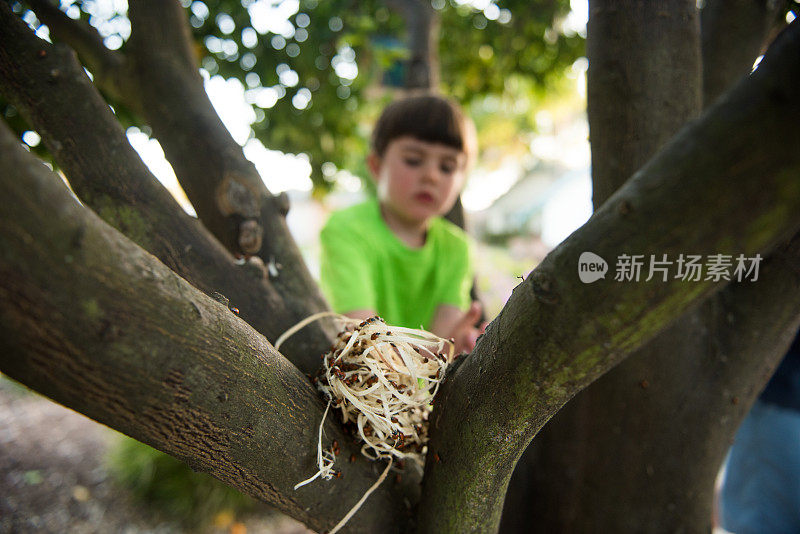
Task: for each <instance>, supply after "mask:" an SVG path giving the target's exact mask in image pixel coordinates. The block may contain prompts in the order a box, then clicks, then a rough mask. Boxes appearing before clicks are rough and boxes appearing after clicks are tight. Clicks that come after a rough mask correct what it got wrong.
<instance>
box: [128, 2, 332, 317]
mask: <svg viewBox="0 0 800 534" xmlns="http://www.w3.org/2000/svg"><path fill="white" fill-rule="evenodd" d="M129 16H130V19H131V27H132V33H131V39H130V42H129V51H130V54H131V60H132V61H133V62H134V64H135V73H136V77H137V80H138V88H139V91H140V92H141V95H142V96H141V98H142V102H143V105H144V115H145V117H146V119H147V121H148V122H149V123H150V125H151V126H152V127H153V132H154V134H155V136H156V137H157V138H158V140H159V142H160V143H161V145H162V146H163V147H164V152H165V153H166V155H167V159H169V161H170V163H171V164H172V167H173V169H174V170H175V174H176V176H177V177H178V180H179V181H180V183H181V185H182V186H183V189H184V191H186V194H187V196H188V197H189V200H191V202H192V205H193V206H194V207H195V210H196V211H197V214H198V216H199V218H200V220H202V221H203V224H204V225H205V226H206V227H207V228H208V229H209V230H210V231H211V233H213V234H214V235H215V236H216V237H217V239H219V240H220V241H221V242H222V243H223V244H224V245H225V246H226V247H227V248H228V249H229V250H231V251H233V252H235V253H242V254H245V255H258V256H260V257H261V259H262V260H263V261H264V263H269V262H275V263H278V264H280V265H282V269H281V270H280V271H279V275H278V276H277V277H275V278H273V279H272V284H273V285H274V286H275V288H276V289H277V291H278V292H279V293H280V294H281V295H282V296H283V297H284V299H285V301H286V303H287V305H288V306H292V307H294V308H295V309H296V312H297V314H298V315H303V316H306V315H310V314H311V313H314V312H316V311H319V310H322V309H326V308H327V305H326V304H325V301H324V299H323V298H322V295H321V294H320V292H319V289H318V288H317V285H316V283H315V282H314V281H313V279H312V277H311V275H310V273H309V272H308V269H307V268H306V265H305V263H304V262H303V259H302V256H301V255H300V252H299V250H298V249H297V245H296V244H295V243H294V240H293V239H292V237H291V235H290V233H289V230H288V227H287V226H286V220H285V216H286V213H287V212H288V209H289V205H288V200H287V198H286V196H285V195H278V196H273V195H272V194H271V193H270V192H269V191H268V190H267V188H266V186H265V185H264V182H263V180H262V179H261V177H260V176H259V174H258V172H257V171H256V169H255V166H254V165H253V164H252V163H251V162H250V161H248V160H247V159H246V158H245V157H244V154H243V153H242V149H241V147H240V146H239V145H238V144H237V143H236V142H235V141H234V140H233V138H232V137H231V135H230V133H229V132H228V130H227V129H226V128H225V126H224V125H223V124H222V121H221V120H220V119H219V116H218V115H217V113H216V112H215V111H214V108H213V106H212V105H211V101H210V100H209V99H208V95H207V94H206V92H205V89H204V88H203V82H202V79H201V78H200V75H199V73H198V70H197V65H196V58H194V57H193V56H192V54H191V36H190V32H189V28H188V23H187V21H186V15H185V12H184V10H183V8H182V7H181V6H180V4H179V3H178V1H177V0H169V1H163V0H134V1H131V2H130V6H129ZM175 50H179V51H180V53H179V54H178V59H177V60H176V57H175V55H176V54H175Z"/></svg>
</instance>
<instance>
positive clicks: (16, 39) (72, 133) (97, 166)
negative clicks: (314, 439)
mask: <svg viewBox="0 0 800 534" xmlns="http://www.w3.org/2000/svg"><path fill="white" fill-rule="evenodd" d="M0 91H2V92H3V94H4V95H5V96H6V98H8V99H9V100H10V101H11V102H12V103H13V104H14V105H15V107H17V109H19V110H20V111H21V112H22V113H23V115H25V116H26V118H27V119H28V121H29V123H30V124H31V125H32V126H33V127H34V128H35V129H36V130H37V131H38V132H39V133H40V134H41V136H42V138H43V140H44V142H45V144H46V145H47V147H48V148H49V150H50V152H51V153H52V154H53V156H54V157H55V159H56V161H57V162H58V164H59V166H60V167H61V168H62V169H63V170H64V172H65V173H66V174H67V176H68V178H69V180H70V184H71V186H72V187H73V189H74V190H75V191H76V193H77V194H78V196H79V197H80V198H81V200H82V201H83V202H84V203H86V204H87V205H89V206H91V207H92V208H93V209H94V210H95V211H96V212H97V213H98V214H99V215H100V216H101V217H102V218H104V219H105V220H106V221H107V222H109V223H110V224H112V225H113V226H115V227H116V228H118V229H119V230H120V231H122V232H123V233H125V234H127V235H128V236H129V237H130V238H131V239H133V240H134V241H136V242H137V243H139V244H140V245H141V246H143V247H144V248H145V249H147V250H148V251H149V252H151V253H152V254H154V255H155V256H157V257H158V258H159V259H161V260H162V261H163V262H164V263H165V264H167V265H168V266H169V267H170V268H172V269H173V270H175V271H176V272H177V273H179V274H180V275H181V276H183V277H184V278H186V279H187V280H189V281H190V282H191V283H192V284H194V285H195V286H196V287H198V288H200V289H202V290H203V291H205V292H206V293H208V294H212V293H214V292H220V293H222V294H224V295H225V296H226V297H227V298H229V299H230V300H231V305H232V306H235V307H237V308H238V309H239V310H241V313H242V317H243V318H245V319H246V320H247V321H248V322H249V323H250V324H251V325H252V326H253V327H255V328H256V329H257V330H259V331H260V332H262V333H263V334H264V335H266V336H267V337H268V338H269V339H272V340H275V339H276V338H277V337H278V336H279V335H280V334H282V333H283V332H284V331H285V330H286V329H287V328H289V327H291V326H292V325H293V324H294V323H295V322H297V321H298V320H300V319H302V318H304V317H305V315H303V314H301V313H300V312H299V311H298V310H297V309H296V306H291V307H288V306H287V305H286V304H285V301H284V299H282V298H281V296H280V295H278V294H277V292H276V291H275V290H274V288H273V287H272V286H271V284H270V283H269V281H267V280H266V279H264V277H263V276H264V275H263V269H261V270H253V271H252V272H250V271H248V270H246V269H243V268H240V267H238V266H236V265H235V264H234V259H233V257H232V256H231V255H230V254H229V253H227V252H226V251H225V249H224V248H223V247H222V246H221V245H220V244H219V243H218V242H217V241H216V240H215V239H214V238H213V236H211V235H210V234H209V233H208V231H207V230H206V229H205V228H204V227H203V226H202V225H201V224H200V223H199V222H198V221H197V220H196V219H194V218H192V217H189V216H188V215H186V214H185V213H184V212H183V210H182V209H181V208H180V206H178V205H177V203H176V202H175V201H174V200H173V199H172V197H171V196H170V194H169V193H168V192H167V191H166V190H165V189H164V188H163V187H162V186H161V185H160V184H159V183H158V182H157V181H156V179H155V178H154V177H153V176H152V174H150V172H149V171H148V169H147V168H146V167H145V165H144V164H143V163H142V161H141V159H139V156H138V155H137V154H136V152H135V151H134V150H133V148H131V146H130V144H129V143H128V141H127V139H126V137H125V134H124V132H123V130H122V128H121V127H120V125H119V123H118V122H117V120H116V119H115V117H114V116H113V114H112V113H111V111H110V109H109V107H108V105H107V104H106V103H105V102H104V101H103V99H102V98H101V97H100V95H99V94H98V93H97V91H96V89H95V88H94V87H93V86H92V84H91V82H90V81H89V79H88V77H87V76H86V74H85V72H84V71H83V69H82V68H81V67H80V65H79V64H78V63H77V61H75V58H74V56H73V54H72V53H71V52H70V51H69V50H67V49H65V48H64V47H63V46H53V45H50V44H48V43H46V42H44V41H41V40H40V39H38V38H36V37H35V36H34V35H33V33H32V32H31V31H30V30H29V29H28V28H27V27H26V26H25V24H24V23H23V22H22V21H20V20H19V19H18V18H17V17H15V16H14V15H13V14H12V13H11V10H10V9H9V8H8V6H7V5H5V4H3V3H0ZM54 91H58V93H59V96H58V98H53V93H54ZM290 343H292V345H291V346H290V345H286V347H285V351H286V352H285V353H286V354H288V355H290V356H291V357H292V360H293V361H294V362H295V363H296V364H297V365H298V366H299V367H300V368H301V369H302V370H303V371H305V372H313V371H314V370H316V368H317V367H318V365H319V361H318V359H317V357H318V355H319V352H320V351H321V350H323V349H324V348H326V347H327V345H328V344H329V339H328V336H327V335H325V333H324V331H323V330H322V329H321V328H320V327H319V325H311V326H310V327H309V328H308V329H307V330H304V331H303V336H295V338H294V339H292V340H290Z"/></svg>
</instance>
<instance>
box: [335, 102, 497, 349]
mask: <svg viewBox="0 0 800 534" xmlns="http://www.w3.org/2000/svg"><path fill="white" fill-rule="evenodd" d="M371 148H372V150H371V152H370V154H369V156H368V157H367V164H368V167H369V170H370V172H371V174H372V177H373V178H374V180H375V182H376V185H377V192H378V195H377V197H378V198H377V201H368V202H365V203H363V204H359V205H356V206H353V207H351V208H348V209H345V210H342V211H339V212H337V213H334V214H333V215H332V216H331V218H330V219H329V220H328V223H327V224H326V225H325V227H324V228H323V230H322V233H321V236H320V240H321V243H322V261H321V282H322V288H323V291H324V292H325V294H326V296H327V297H328V299H329V301H330V303H331V305H332V307H333V309H334V310H335V311H338V312H340V313H344V314H345V315H348V316H350V317H354V318H357V319H364V318H367V317H371V316H373V315H380V316H381V317H382V318H383V319H384V320H385V321H386V322H387V324H390V325H397V326H406V327H410V328H420V327H422V328H425V329H426V330H430V331H432V332H434V333H435V334H437V335H439V336H442V337H445V338H450V337H452V338H454V339H455V340H456V351H457V353H458V352H461V351H467V352H470V351H471V350H472V349H473V348H474V346H475V341H476V339H477V337H478V335H479V334H480V333H481V331H482V330H483V326H482V327H481V328H480V329H477V328H475V327H474V324H475V323H476V322H477V320H478V319H479V317H480V313H481V311H480V306H479V305H478V304H477V303H473V304H472V305H470V297H469V291H470V287H471V285H472V281H473V272H472V265H471V261H470V253H469V242H468V239H467V236H466V234H464V232H463V231H462V230H461V229H460V228H458V227H457V226H455V225H453V224H451V223H449V222H448V221H445V220H444V219H442V218H441V215H443V214H445V213H447V211H448V210H450V208H451V207H452V206H453V203H454V202H455V200H456V198H457V197H458V194H459V193H460V191H461V188H462V186H463V184H464V179H465V176H466V171H467V168H468V164H469V161H470V160H471V158H472V157H473V156H474V150H475V147H474V131H473V127H472V124H471V123H470V122H469V121H468V120H467V119H466V118H465V117H464V115H463V114H462V112H461V110H460V109H459V108H458V107H457V106H456V105H455V104H453V103H452V102H450V101H448V100H446V99H444V98H441V97H438V96H417V97H411V98H407V99H404V100H400V101H398V102H395V103H393V104H391V105H389V106H388V107H387V108H386V109H385V110H384V111H383V113H382V114H381V117H380V118H379V119H378V122H377V124H376V126H375V130H374V132H373V135H372V147H371Z"/></svg>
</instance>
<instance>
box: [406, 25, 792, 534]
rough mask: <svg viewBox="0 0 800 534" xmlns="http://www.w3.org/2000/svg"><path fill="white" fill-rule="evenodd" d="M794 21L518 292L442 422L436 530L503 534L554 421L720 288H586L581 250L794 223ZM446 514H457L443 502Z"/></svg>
mask: <svg viewBox="0 0 800 534" xmlns="http://www.w3.org/2000/svg"><path fill="white" fill-rule="evenodd" d="M798 28H800V25H799V24H798V23H794V24H792V25H791V26H790V28H789V31H786V32H784V33H783V34H782V35H781V36H780V37H779V38H778V39H777V40H776V42H775V44H774V45H773V46H772V47H771V50H770V52H769V53H768V54H767V56H766V57H765V59H764V61H763V62H762V66H761V68H759V69H758V71H757V72H756V73H755V75H753V76H751V77H750V78H748V79H747V80H744V81H743V82H742V83H741V84H739V85H738V86H737V87H736V89H735V90H733V91H732V92H731V93H729V95H728V97H727V98H725V99H724V100H722V101H721V102H719V103H718V104H717V105H716V106H714V107H713V108H711V109H710V110H709V111H708V112H707V113H706V114H705V115H704V116H702V117H701V118H700V119H698V120H697V121H696V122H695V123H694V124H690V125H689V126H687V127H686V128H684V129H683V130H682V131H681V132H680V133H679V134H678V135H677V136H676V137H675V138H674V139H673V140H672V141H671V142H670V143H669V144H668V145H667V146H666V147H665V148H664V149H663V150H662V151H661V152H660V153H659V154H658V155H657V156H656V157H655V158H654V159H653V160H651V161H650V162H649V163H648V164H647V165H646V166H645V167H644V168H643V169H642V170H641V171H639V172H638V173H636V174H635V175H634V177H633V178H632V179H631V180H630V181H629V182H628V183H626V184H625V186H623V188H622V189H620V190H619V191H618V192H617V193H616V194H614V196H612V197H611V198H610V199H609V201H608V202H606V203H605V204H604V205H603V207H602V208H600V209H599V210H598V211H597V212H596V213H595V214H594V216H593V217H592V218H591V219H590V220H589V222H588V223H587V224H586V225H584V226H583V227H582V228H581V229H580V230H578V231H577V232H575V233H574V234H572V236H570V238H568V239H567V240H566V241H565V242H564V243H563V244H562V245H561V246H559V247H558V248H557V249H556V250H554V251H553V252H552V253H551V254H550V255H549V256H548V257H547V258H546V259H545V260H544V261H543V262H542V264H541V265H540V266H539V267H538V268H537V269H536V270H535V271H533V272H532V273H531V275H529V276H528V278H527V279H526V280H525V281H524V282H523V283H522V284H520V285H519V286H518V287H517V288H516V290H515V291H514V294H513V295H512V297H511V299H510V300H509V302H508V304H507V305H506V307H505V308H504V310H503V312H501V314H500V315H499V316H498V317H497V319H495V320H494V321H493V322H492V323H491V324H490V326H489V329H488V331H487V334H486V335H485V336H484V337H483V338H482V339H481V340H480V342H479V343H478V346H477V347H476V350H475V351H474V352H473V354H472V355H471V356H470V357H469V358H467V359H466V361H465V362H464V363H463V364H462V365H461V366H460V367H458V368H457V369H456V371H455V373H454V374H453V376H452V377H450V378H449V379H448V381H447V383H446V385H445V386H444V388H443V390H442V392H441V393H440V394H441V395H442V398H441V399H440V400H439V408H440V409H438V410H436V411H435V412H434V416H433V421H432V427H433V435H432V441H431V444H430V451H431V452H429V453H428V462H427V466H426V477H425V481H424V487H423V498H422V500H421V503H422V504H421V506H422V508H421V510H420V523H421V524H422V525H425V528H426V529H429V530H430V531H431V532H466V531H492V530H494V529H496V528H497V522H498V521H499V516H500V509H501V507H502V501H503V495H504V493H505V489H506V486H507V483H508V479H509V477H510V475H511V472H512V470H513V467H514V464H515V462H516V461H517V459H518V458H519V456H520V454H521V453H522V451H523V450H524V448H525V446H527V444H528V443H529V441H530V440H531V438H532V437H533V435H534V434H535V433H536V432H537V431H538V430H539V429H540V428H541V426H542V425H543V424H544V422H545V421H547V419H548V418H549V417H550V416H552V415H553V414H554V413H555V412H556V411H557V410H558V409H559V408H560V407H561V406H562V405H563V404H564V403H565V402H566V401H567V400H569V399H570V398H571V397H572V396H573V395H574V394H575V393H577V392H578V391H580V390H581V389H582V388H584V387H586V386H587V385H588V384H589V383H591V382H592V381H593V380H595V379H596V378H597V377H598V376H600V375H601V374H602V373H603V372H605V371H607V370H608V369H610V368H612V367H613V366H614V365H615V364H617V363H619V362H620V361H621V360H622V359H624V358H625V357H626V356H627V355H628V354H630V353H631V352H632V351H633V350H635V349H637V348H638V347H640V346H642V344H643V343H645V342H646V341H648V340H649V339H651V338H652V337H653V336H655V335H656V334H657V333H658V332H659V331H661V330H662V329H663V328H665V327H666V326H668V325H669V324H670V323H671V322H672V321H673V320H675V319H676V318H677V317H679V316H680V315H681V314H682V313H683V312H685V311H686V310H687V309H688V308H689V307H690V306H692V305H693V304H696V303H697V302H699V301H701V300H702V299H703V298H705V297H707V296H708V295H710V294H712V293H713V292H715V291H717V290H719V289H720V288H721V287H722V286H723V284H722V283H719V282H713V281H711V280H704V281H699V282H694V283H687V282H682V281H679V280H671V281H666V282H661V281H660V280H659V281H651V282H649V283H645V282H639V283H635V282H628V283H624V282H616V281H614V280H612V279H611V277H610V276H608V277H607V279H604V280H600V281H598V282H595V283H593V284H591V285H584V284H582V283H581V282H580V281H579V279H578V276H577V272H576V269H577V266H578V257H579V256H580V254H581V253H582V252H584V251H592V252H595V253H596V254H598V255H600V256H601V257H603V258H605V259H606V260H610V261H611V262H612V263H613V261H614V258H617V257H618V256H619V255H620V254H623V253H624V254H631V255H635V254H642V255H644V257H645V258H649V257H650V255H655V256H656V257H657V258H659V259H660V258H661V255H662V254H666V255H667V256H668V257H669V258H677V257H678V255H679V254H681V253H687V252H688V251H691V253H693V254H701V255H706V256H707V255H711V254H730V255H738V254H744V255H746V256H753V255H754V254H755V253H757V252H760V253H762V254H764V253H765V252H766V251H768V250H770V249H771V247H773V246H774V245H775V244H776V243H778V242H780V241H781V240H784V239H786V238H787V237H788V236H790V235H793V234H794V233H795V232H796V231H797V229H798V226H799V225H800V181H798V180H797V173H798V172H800V132H798V131H797V129H796V128H795V125H796V124H797V123H798V121H800V103H798V102H797V101H796V99H794V98H793V96H792V95H794V93H795V91H796V87H797V86H798V84H800V65H798V62H797V57H799V56H800V30H799V29H798ZM687 222H690V224H691V226H690V225H689V224H687ZM437 457H438V458H439V460H440V461H439V462H436V461H435V458H437ZM442 509H444V510H460V511H461V513H460V514H459V516H457V517H454V516H453V515H450V514H437V513H436V511H435V510H442ZM442 517H445V518H446V522H445V521H442V519H441V518H442Z"/></svg>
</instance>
